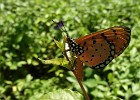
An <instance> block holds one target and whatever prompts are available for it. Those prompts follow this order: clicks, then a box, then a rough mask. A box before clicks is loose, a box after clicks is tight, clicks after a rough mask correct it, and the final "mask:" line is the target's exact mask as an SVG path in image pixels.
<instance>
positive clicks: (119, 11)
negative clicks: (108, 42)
mask: <svg viewBox="0 0 140 100" xmlns="http://www.w3.org/2000/svg"><path fill="white" fill-rule="evenodd" d="M52 19H53V20H55V21H59V20H60V19H61V20H63V21H64V23H65V25H66V27H67V31H68V32H69V34H70V36H71V37H72V38H78V37H80V36H84V35H86V34H88V33H90V32H96V31H98V30H101V29H105V28H109V27H113V26H127V27H129V28H131V30H132V35H131V42H130V45H129V47H128V48H127V49H126V50H125V52H124V53H123V54H122V55H121V56H119V57H118V58H116V59H114V60H113V61H112V63H110V64H109V65H108V66H106V67H105V69H104V70H92V69H90V68H89V67H85V68H84V80H83V84H84V86H85V88H86V91H87V93H88V94H89V96H90V98H92V99H94V100H140V1H138V0H137V1H135V0H0V100H37V98H39V97H41V96H42V95H44V94H46V93H48V92H51V91H55V90H58V89H67V88H68V89H71V90H74V91H79V92H80V93H81V94H82V91H81V89H80V87H79V85H78V83H77V81H76V79H75V77H74V76H73V74H72V73H71V72H69V71H68V70H67V69H66V68H64V67H62V66H56V65H45V64H43V63H41V62H40V61H39V60H38V58H41V59H52V58H58V57H63V56H62V52H61V51H60V49H59V48H58V47H57V46H56V44H55V43H54V41H53V39H52V38H51V37H52V36H55V38H56V39H57V40H59V41H62V40H63V39H64V36H63V35H62V32H60V31H58V30H55V29H54V24H53V23H52V21H51V20H52ZM92 99H91V100H92Z"/></svg>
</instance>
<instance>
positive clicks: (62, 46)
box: [53, 39, 64, 52]
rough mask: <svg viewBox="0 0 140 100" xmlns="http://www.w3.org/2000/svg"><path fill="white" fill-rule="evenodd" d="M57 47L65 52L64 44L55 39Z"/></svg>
mask: <svg viewBox="0 0 140 100" xmlns="http://www.w3.org/2000/svg"><path fill="white" fill-rule="evenodd" d="M53 40H54V42H55V43H56V45H57V46H58V47H59V48H60V50H61V51H62V52H63V51H64V44H63V43H61V42H59V41H57V40H56V39H53Z"/></svg>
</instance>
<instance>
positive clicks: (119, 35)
mask: <svg viewBox="0 0 140 100" xmlns="http://www.w3.org/2000/svg"><path fill="white" fill-rule="evenodd" d="M53 22H54V21H53ZM55 23H56V22H55ZM62 27H64V24H63V22H62V21H60V22H58V23H57V25H56V27H55V28H56V29H59V28H60V29H62ZM62 30H63V31H64V32H66V34H67V43H68V44H69V48H70V50H71V51H72V52H73V53H75V54H76V56H77V58H79V59H80V60H81V61H83V62H85V63H86V64H87V65H88V66H90V67H91V68H93V69H94V68H104V67H105V66H106V65H108V64H109V63H110V62H111V61H112V60H113V59H114V58H116V57H118V56H119V55H120V54H121V53H122V52H123V51H124V50H125V49H126V47H127V46H128V44H129V42H130V36H131V30H130V29H129V28H128V27H124V26H116V27H111V28H108V29H105V30H102V31H99V32H95V33H91V34H89V35H86V36H83V37H80V38H78V39H75V40H73V39H71V38H70V37H69V36H68V33H67V31H66V29H65V27H64V29H62Z"/></svg>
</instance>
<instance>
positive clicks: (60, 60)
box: [38, 58, 71, 69]
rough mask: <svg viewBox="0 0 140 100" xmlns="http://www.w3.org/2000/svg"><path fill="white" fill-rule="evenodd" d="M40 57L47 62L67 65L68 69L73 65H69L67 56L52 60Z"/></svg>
mask: <svg viewBox="0 0 140 100" xmlns="http://www.w3.org/2000/svg"><path fill="white" fill-rule="evenodd" d="M38 59H39V60H41V61H42V62H43V63H45V64H54V65H60V66H63V67H66V68H67V69H71V67H70V66H68V63H69V62H68V61H67V60H66V59H65V58H55V59H50V60H42V59H40V58H38Z"/></svg>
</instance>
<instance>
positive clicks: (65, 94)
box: [39, 89, 84, 100]
mask: <svg viewBox="0 0 140 100" xmlns="http://www.w3.org/2000/svg"><path fill="white" fill-rule="evenodd" d="M39 100H84V99H83V96H82V95H81V94H80V93H78V92H74V91H71V90H69V89H66V90H57V91H53V92H49V93H47V94H46V95H43V96H42V97H40V98H39Z"/></svg>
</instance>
